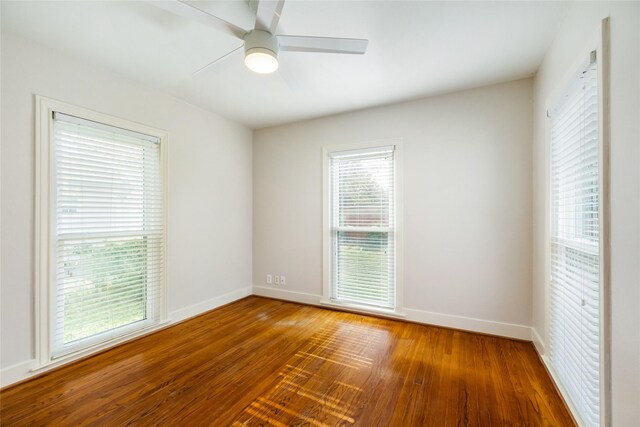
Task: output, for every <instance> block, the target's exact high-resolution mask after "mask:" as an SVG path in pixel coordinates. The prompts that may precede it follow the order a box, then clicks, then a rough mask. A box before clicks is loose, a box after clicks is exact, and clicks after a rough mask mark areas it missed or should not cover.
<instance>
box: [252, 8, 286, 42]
mask: <svg viewBox="0 0 640 427" xmlns="http://www.w3.org/2000/svg"><path fill="white" fill-rule="evenodd" d="M283 7H284V0H259V1H257V9H256V26H255V29H256V30H264V31H268V32H270V33H271V34H274V33H275V31H276V28H277V27H278V22H280V15H281V14H282V8H283Z"/></svg>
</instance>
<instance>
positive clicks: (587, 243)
mask: <svg viewBox="0 0 640 427" xmlns="http://www.w3.org/2000/svg"><path fill="white" fill-rule="evenodd" d="M550 117H551V206H552V210H551V212H552V213H551V217H552V219H551V251H550V254H551V295H550V298H551V300H550V330H549V331H550V351H549V355H550V356H549V357H550V361H551V364H552V366H553V369H554V370H555V372H556V374H557V376H558V377H559V380H560V382H561V383H562V385H563V387H564V388H565V389H566V391H567V393H568V394H569V398H570V400H571V402H572V403H573V405H574V407H575V408H576V409H577V411H578V412H579V414H580V416H581V418H582V420H583V421H584V423H585V425H588V426H598V425H600V360H599V359H600V259H599V258H600V221H599V210H600V193H599V191H600V190H599V186H600V176H599V146H600V144H599V136H598V135H599V133H598V76H597V67H596V64H595V63H591V64H590V65H589V66H588V67H587V68H586V70H585V71H584V72H583V73H582V74H581V75H580V77H576V79H575V81H574V82H572V84H571V85H570V86H569V87H568V90H567V91H566V92H565V94H563V96H562V97H561V99H560V100H559V101H558V103H557V106H556V107H555V108H554V109H553V110H552V111H551V112H550Z"/></svg>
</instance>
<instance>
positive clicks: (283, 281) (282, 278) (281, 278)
mask: <svg viewBox="0 0 640 427" xmlns="http://www.w3.org/2000/svg"><path fill="white" fill-rule="evenodd" d="M286 283H287V280H286V278H285V277H284V276H280V285H282V286H284V285H285V284H286Z"/></svg>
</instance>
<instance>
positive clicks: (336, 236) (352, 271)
mask: <svg viewBox="0 0 640 427" xmlns="http://www.w3.org/2000/svg"><path fill="white" fill-rule="evenodd" d="M395 155H396V146H395V145H388V146H380V147H368V148H363V149H354V150H346V151H327V153H326V165H327V169H328V170H327V171H326V172H327V181H328V182H327V190H328V192H327V193H328V194H325V197H326V199H327V200H328V202H329V203H328V206H325V215H326V218H325V227H327V228H328V229H327V230H326V233H327V236H326V239H327V241H326V242H325V246H326V248H325V252H326V253H325V257H326V258H327V263H326V264H328V265H326V267H328V270H329V271H326V272H325V281H327V282H328V283H327V284H326V285H325V288H328V289H325V293H326V294H328V295H327V296H328V297H329V299H330V300H331V301H332V302H334V303H346V304H356V305H363V306H368V307H372V308H374V309H375V308H378V309H386V310H395V309H396V308H397V306H398V302H397V300H398V298H397V295H396V294H397V292H396V291H397V286H396V283H397V277H396V264H397V262H396V261H397V254H396V248H397V245H396V240H397V232H396V164H395V162H396V160H395Z"/></svg>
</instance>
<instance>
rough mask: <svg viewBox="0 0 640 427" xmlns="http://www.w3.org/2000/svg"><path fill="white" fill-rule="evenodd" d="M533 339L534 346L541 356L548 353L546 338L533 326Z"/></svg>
mask: <svg viewBox="0 0 640 427" xmlns="http://www.w3.org/2000/svg"><path fill="white" fill-rule="evenodd" d="M531 341H532V342H533V345H534V347H535V348H536V350H537V351H538V354H539V355H540V356H544V355H545V354H546V352H545V345H544V340H543V339H542V337H541V336H540V334H539V333H538V330H537V329H536V328H534V327H531Z"/></svg>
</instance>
